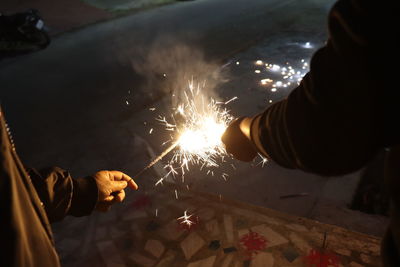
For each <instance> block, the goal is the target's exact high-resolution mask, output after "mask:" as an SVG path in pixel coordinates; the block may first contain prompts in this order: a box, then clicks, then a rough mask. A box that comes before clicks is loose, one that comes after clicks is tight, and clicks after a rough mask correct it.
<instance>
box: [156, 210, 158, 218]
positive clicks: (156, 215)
mask: <svg viewBox="0 0 400 267" xmlns="http://www.w3.org/2000/svg"><path fill="white" fill-rule="evenodd" d="M157 216H158V209H156V217H157Z"/></svg>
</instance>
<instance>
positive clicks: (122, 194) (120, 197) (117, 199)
mask: <svg viewBox="0 0 400 267" xmlns="http://www.w3.org/2000/svg"><path fill="white" fill-rule="evenodd" d="M116 193H117V194H116V195H115V202H119V203H121V202H122V201H124V199H125V191H124V190H121V191H119V192H116Z"/></svg>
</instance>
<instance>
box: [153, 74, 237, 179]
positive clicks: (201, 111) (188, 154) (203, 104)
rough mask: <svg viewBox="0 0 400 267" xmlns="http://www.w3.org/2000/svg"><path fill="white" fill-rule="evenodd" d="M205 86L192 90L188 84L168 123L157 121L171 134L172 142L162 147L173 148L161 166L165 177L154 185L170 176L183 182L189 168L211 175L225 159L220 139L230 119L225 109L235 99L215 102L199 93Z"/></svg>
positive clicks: (164, 120)
mask: <svg viewBox="0 0 400 267" xmlns="http://www.w3.org/2000/svg"><path fill="white" fill-rule="evenodd" d="M204 86H205V85H204V83H202V85H200V84H198V85H196V86H195V85H194V82H193V81H191V82H189V86H188V89H186V90H185V91H184V92H183V99H182V101H181V102H182V103H178V105H177V106H176V108H174V109H173V111H174V112H173V113H172V114H171V115H170V116H169V117H170V119H169V120H167V118H166V117H165V116H158V118H157V119H156V120H157V121H158V122H160V123H161V124H162V125H164V127H165V130H167V131H171V132H172V134H171V137H170V138H171V139H170V140H168V141H166V142H164V143H167V142H172V143H173V144H176V147H174V149H173V150H171V151H172V156H171V157H170V159H169V160H168V161H167V162H166V163H165V166H164V169H166V171H167V173H166V175H165V176H164V177H162V178H160V179H159V180H158V181H157V183H156V185H159V184H162V182H163V181H164V180H165V179H166V178H167V177H169V176H172V177H174V178H175V177H176V176H181V178H182V181H184V178H185V173H186V172H188V171H189V167H190V166H191V165H197V166H199V168H200V170H203V169H208V172H207V173H210V172H211V174H212V175H214V172H213V171H212V170H211V168H218V167H219V164H220V163H222V162H223V161H224V157H225V156H227V155H228V154H227V153H226V151H225V147H224V145H223V143H222V141H221V136H222V134H223V133H224V132H225V129H226V128H227V127H228V125H229V123H230V122H231V121H232V120H233V117H232V116H231V115H230V114H229V111H228V110H227V109H226V107H224V106H225V105H227V104H229V103H231V102H232V101H234V100H236V99H237V97H236V96H235V97H233V98H231V99H230V100H228V101H225V102H218V101H215V100H214V99H213V98H208V97H206V95H205V94H204V93H203V91H202V89H204ZM170 121H171V122H170Z"/></svg>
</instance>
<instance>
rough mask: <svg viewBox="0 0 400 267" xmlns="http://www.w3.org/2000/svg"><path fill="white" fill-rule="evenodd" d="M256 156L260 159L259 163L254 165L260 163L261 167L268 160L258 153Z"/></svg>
mask: <svg viewBox="0 0 400 267" xmlns="http://www.w3.org/2000/svg"><path fill="white" fill-rule="evenodd" d="M258 156H259V157H260V158H261V161H260V162H259V163H257V165H256V166H258V165H261V167H262V168H263V167H264V165H265V164H266V163H267V162H268V159H267V158H266V157H264V156H263V155H261V154H260V153H258Z"/></svg>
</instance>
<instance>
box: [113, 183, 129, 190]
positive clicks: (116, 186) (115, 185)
mask: <svg viewBox="0 0 400 267" xmlns="http://www.w3.org/2000/svg"><path fill="white" fill-rule="evenodd" d="M127 185H128V183H127V182H126V181H111V186H110V187H111V191H112V192H118V191H121V190H123V189H125V187H127Z"/></svg>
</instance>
